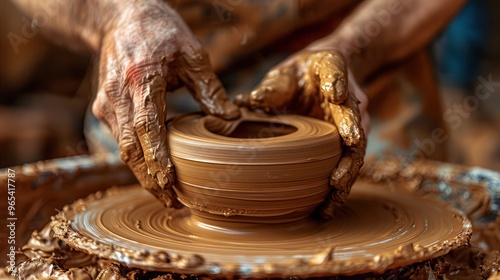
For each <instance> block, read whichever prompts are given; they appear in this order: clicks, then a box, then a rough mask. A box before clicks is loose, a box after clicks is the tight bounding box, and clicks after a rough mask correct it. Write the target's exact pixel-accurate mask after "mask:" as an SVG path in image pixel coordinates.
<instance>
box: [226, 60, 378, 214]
mask: <svg viewBox="0 0 500 280" xmlns="http://www.w3.org/2000/svg"><path fill="white" fill-rule="evenodd" d="M236 104H237V105H240V106H245V107H249V108H251V109H252V110H255V109H260V110H264V111H266V112H272V111H273V112H280V113H290V114H300V115H306V116H310V117H314V118H319V119H324V120H326V121H329V122H332V123H334V124H335V125H336V126H337V128H338V130H339V133H340V136H341V137H342V139H343V142H344V145H345V147H344V151H343V154H342V158H341V159H340V161H339V163H338V164H337V166H336V168H335V169H334V170H333V172H332V175H331V177H330V185H331V186H332V191H331V193H330V195H329V197H328V199H326V200H325V204H324V205H323V209H322V211H321V213H322V215H323V216H326V217H331V216H332V215H333V209H334V206H335V204H336V203H344V202H345V201H346V199H347V196H348V195H349V193H350V191H351V187H352V185H353V184H354V181H355V180H356V178H357V177H358V171H359V169H360V168H361V166H362V165H363V158H364V155H365V150H366V138H365V132H364V131H368V130H369V116H368V113H367V105H368V98H367V97H366V95H365V93H364V92H363V90H362V89H361V88H360V87H359V86H358V84H357V83H356V81H355V79H354V78H353V77H349V79H348V69H347V66H346V63H345V61H344V58H343V57H342V56H341V55H340V54H339V53H338V52H336V51H304V52H300V53H297V54H295V55H293V56H292V57H290V58H289V59H287V60H286V61H285V62H283V63H281V64H279V65H278V66H276V67H274V68H273V69H271V70H270V71H269V72H268V73H267V75H266V76H265V77H264V79H263V80H262V81H261V83H260V84H259V85H258V86H257V87H256V88H255V89H254V90H253V91H252V92H250V93H246V94H240V95H238V96H237V97H236Z"/></svg>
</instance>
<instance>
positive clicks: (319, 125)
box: [168, 111, 342, 223]
mask: <svg viewBox="0 0 500 280" xmlns="http://www.w3.org/2000/svg"><path fill="white" fill-rule="evenodd" d="M214 121H215V122H217V121H218V122H222V123H223V125H222V126H223V127H222V128H220V125H219V128H218V131H219V132H213V131H214V129H213V127H214V124H213V122H214ZM215 127H217V125H215ZM215 130H217V129H215ZM168 131H169V146H170V155H171V158H172V161H173V163H174V166H175V172H176V176H177V182H176V184H175V187H174V188H175V192H176V194H177V196H178V199H179V201H180V202H181V203H182V204H184V205H185V206H187V207H188V208H190V210H191V214H193V215H194V216H196V217H197V218H199V219H209V220H223V221H226V222H229V221H251V222H256V223H274V222H289V221H294V220H298V219H301V218H304V217H306V216H307V215H309V214H310V213H311V212H312V211H313V210H314V208H315V207H316V206H317V205H319V204H320V203H321V202H323V200H324V199H325V197H326V196H327V194H328V192H329V190H330V186H329V178H330V174H331V172H332V171H333V169H334V168H335V167H336V165H337V163H338V161H339V159H340V156H341V152H342V146H341V140H340V136H339V134H338V131H337V128H336V127H335V126H334V125H332V124H330V123H327V122H325V121H321V120H317V119H313V118H309V117H304V116H297V115H280V116H268V115H263V114H257V113H253V112H249V111H243V113H242V117H241V118H240V119H238V120H237V121H233V122H226V121H223V120H220V119H217V118H215V117H203V116H202V115H200V114H189V115H183V116H180V117H178V118H175V119H174V120H172V121H171V122H170V123H169V124H168Z"/></svg>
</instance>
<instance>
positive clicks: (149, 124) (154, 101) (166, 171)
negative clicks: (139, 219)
mask: <svg viewBox="0 0 500 280" xmlns="http://www.w3.org/2000/svg"><path fill="white" fill-rule="evenodd" d="M165 88H166V81H165V79H164V78H163V77H161V76H159V75H153V76H149V77H146V78H145V80H144V82H143V84H142V85H141V86H140V87H139V90H140V91H141V92H140V93H137V94H134V95H133V96H134V102H133V103H134V107H135V108H134V114H133V115H134V117H133V122H131V123H133V132H131V133H129V134H127V135H129V137H131V138H134V136H135V137H136V138H137V139H138V141H135V139H126V140H127V142H126V143H130V145H132V148H133V149H137V150H138V151H141V152H142V153H143V155H142V156H141V155H140V154H137V153H139V152H138V151H136V152H134V151H132V149H127V151H129V152H131V153H132V154H133V155H134V158H135V159H138V160H139V162H132V163H133V164H134V168H135V169H138V168H139V169H140V170H137V171H138V173H139V174H136V176H142V177H148V178H143V179H144V181H146V182H148V186H149V187H150V188H152V189H149V190H150V191H151V192H152V193H153V194H155V195H156V196H158V197H159V198H160V200H161V201H162V202H163V203H164V204H165V205H166V206H167V207H178V206H179V205H178V203H177V201H176V198H175V195H174V192H173V184H174V182H175V174H174V167H173V164H172V161H171V160H170V156H169V149H168V142H167V141H168V140H167V130H166V127H165V120H166V113H167V112H166V101H165V95H166V92H165ZM137 142H138V143H139V145H138V143H137ZM144 168H147V169H144ZM144 174H146V175H144ZM148 175H149V176H148ZM151 178H153V179H154V181H155V183H156V184H157V185H156V186H155V185H153V184H152V183H151V182H150V179H151ZM155 188H157V189H155Z"/></svg>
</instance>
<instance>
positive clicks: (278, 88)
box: [235, 66, 298, 112]
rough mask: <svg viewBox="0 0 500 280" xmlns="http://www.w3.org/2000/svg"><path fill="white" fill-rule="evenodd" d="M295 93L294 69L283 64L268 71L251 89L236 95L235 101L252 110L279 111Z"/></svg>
mask: <svg viewBox="0 0 500 280" xmlns="http://www.w3.org/2000/svg"><path fill="white" fill-rule="evenodd" d="M297 94H298V84H297V77H296V73H295V69H294V67H292V66H284V67H277V68H275V69H272V70H271V71H269V72H268V73H267V74H266V76H265V77H264V79H263V80H262V81H261V82H260V84H259V85H258V86H257V87H256V88H255V89H254V90H253V91H251V92H250V93H245V94H240V95H237V96H236V98H235V102H236V104H237V105H238V106H243V107H248V108H250V109H252V110H256V109H260V110H264V111H265V112H271V111H273V110H277V111H281V110H282V109H283V108H285V107H286V106H287V105H290V104H291V102H293V101H294V99H295V97H296V95H297Z"/></svg>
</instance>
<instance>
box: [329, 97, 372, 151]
mask: <svg viewBox="0 0 500 280" xmlns="http://www.w3.org/2000/svg"><path fill="white" fill-rule="evenodd" d="M325 108H328V111H327V115H329V117H331V121H333V122H334V123H335V125H336V126H337V129H338V130H339V134H340V136H341V137H342V139H343V140H344V144H345V145H347V146H360V145H365V144H364V143H362V142H363V141H366V139H365V134H364V131H363V127H362V126H361V116H360V112H359V108H358V100H357V99H356V97H355V96H354V95H353V94H349V95H348V97H347V100H346V101H345V102H344V103H343V104H340V105H337V104H333V103H329V104H325Z"/></svg>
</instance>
